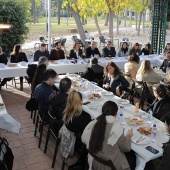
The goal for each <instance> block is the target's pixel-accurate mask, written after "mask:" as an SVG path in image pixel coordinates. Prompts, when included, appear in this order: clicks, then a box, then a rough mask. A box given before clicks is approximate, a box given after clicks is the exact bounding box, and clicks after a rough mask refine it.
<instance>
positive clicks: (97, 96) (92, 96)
mask: <svg viewBox="0 0 170 170" xmlns="http://www.w3.org/2000/svg"><path fill="white" fill-rule="evenodd" d="M87 98H88V99H100V98H101V96H100V94H97V93H94V94H89V95H88V96H87Z"/></svg>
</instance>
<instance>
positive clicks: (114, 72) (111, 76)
mask: <svg viewBox="0 0 170 170" xmlns="http://www.w3.org/2000/svg"><path fill="white" fill-rule="evenodd" d="M128 86H129V82H128V81H127V80H126V79H125V78H124V76H123V75H122V73H121V71H120V69H119V68H118V66H117V65H116V64H115V63H114V62H108V63H107V64H106V68H105V78H104V81H103V87H104V88H105V89H106V90H108V91H111V92H113V93H114V94H115V95H117V96H120V95H121V92H122V90H125V89H126V88H127V87H128Z"/></svg>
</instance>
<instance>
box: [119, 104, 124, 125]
mask: <svg viewBox="0 0 170 170" xmlns="http://www.w3.org/2000/svg"><path fill="white" fill-rule="evenodd" d="M119 119H120V121H121V122H124V118H123V106H120V108H119Z"/></svg>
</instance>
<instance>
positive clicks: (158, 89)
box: [147, 84, 170, 121]
mask: <svg viewBox="0 0 170 170" xmlns="http://www.w3.org/2000/svg"><path fill="white" fill-rule="evenodd" d="M153 93H154V96H155V97H156V99H155V100H154V101H153V103H152V104H151V105H150V106H149V108H151V109H152V111H153V116H154V117H155V118H157V119H159V120H161V121H165V120H164V119H165V117H166V115H167V113H168V111H169V110H170V97H169V96H168V95H167V91H166V87H165V86H164V85H162V84H156V85H154V86H153ZM149 108H148V109H147V110H149Z"/></svg>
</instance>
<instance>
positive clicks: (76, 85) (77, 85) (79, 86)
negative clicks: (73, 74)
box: [73, 84, 81, 89]
mask: <svg viewBox="0 0 170 170" xmlns="http://www.w3.org/2000/svg"><path fill="white" fill-rule="evenodd" d="M73 88H75V89H80V88H81V85H80V84H75V85H74V86H73Z"/></svg>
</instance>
